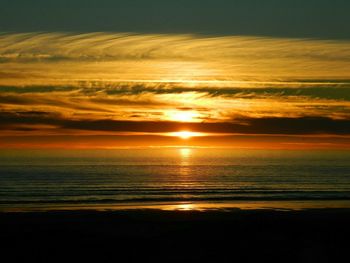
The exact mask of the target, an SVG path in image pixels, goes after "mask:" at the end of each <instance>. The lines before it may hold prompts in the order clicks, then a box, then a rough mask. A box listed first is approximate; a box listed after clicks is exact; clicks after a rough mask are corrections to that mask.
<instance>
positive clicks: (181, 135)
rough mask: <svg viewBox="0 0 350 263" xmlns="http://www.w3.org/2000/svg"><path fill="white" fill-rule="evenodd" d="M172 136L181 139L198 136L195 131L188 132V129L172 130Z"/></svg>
mask: <svg viewBox="0 0 350 263" xmlns="http://www.w3.org/2000/svg"><path fill="white" fill-rule="evenodd" d="M172 135H173V136H177V137H179V138H181V139H184V140H187V139H190V138H192V137H195V136H199V135H198V133H197V132H190V131H179V132H174V133H173V134H172Z"/></svg>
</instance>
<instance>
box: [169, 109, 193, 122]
mask: <svg viewBox="0 0 350 263" xmlns="http://www.w3.org/2000/svg"><path fill="white" fill-rule="evenodd" d="M166 115H167V116H168V119H169V120H171V121H176V122H195V121H196V120H197V118H198V117H199V114H198V113H197V112H195V111H170V112H169V113H167V114H166Z"/></svg>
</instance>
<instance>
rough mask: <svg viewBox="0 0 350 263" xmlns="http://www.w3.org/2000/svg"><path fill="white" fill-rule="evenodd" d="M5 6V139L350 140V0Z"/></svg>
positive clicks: (0, 107)
mask: <svg viewBox="0 0 350 263" xmlns="http://www.w3.org/2000/svg"><path fill="white" fill-rule="evenodd" d="M1 6H2V7H1V9H0V32H2V33H1V34H0V147H1V148H31V147H33V148H37V147H44V148H57V147H58V148H67V147H68V148H69V147H73V148H74V147H76V148H81V147H82V148H85V147H86V148H90V147H91V148H114V147H144V146H184V145H186V146H199V147H201V146H202V147H204V146H205V147H248V148H350V30H349V29H348V26H349V25H350V16H349V14H348V10H349V9H350V2H349V1H346V0H344V1H342V0H332V1H331V0H324V1H322V0H317V1H316V0H310V1H301V0H293V1H277V0H269V1H254V0H248V1H247V0H244V1H243V0H236V1H233V0H217V1H194V0H192V1H189V0H187V1H181V0H178V1H164V0H163V1H160V0H159V1H158V0H150V1H141V0H134V1H126V0H125V1H124V0H123V1H112V0H101V1H87V0H75V1H68V0H67V1H65V0H60V1H58V0H50V1H49V0H46V1H43V0H36V1H25V0H11V1H10V0H2V4H1Z"/></svg>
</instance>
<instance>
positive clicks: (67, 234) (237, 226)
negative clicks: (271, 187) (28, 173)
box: [0, 208, 350, 262]
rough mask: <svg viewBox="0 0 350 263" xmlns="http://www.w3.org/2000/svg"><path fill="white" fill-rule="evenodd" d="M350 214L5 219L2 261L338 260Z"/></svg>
mask: <svg viewBox="0 0 350 263" xmlns="http://www.w3.org/2000/svg"><path fill="white" fill-rule="evenodd" d="M349 220H350V209H302V210H286V211H280V210H276V209H256V210H254V209H251V210H245V209H238V208H237V209H234V208H232V209H222V210H206V211H198V210H172V211H166V210H159V209H143V210H142V209H135V210H118V211H93V210H90V211H78V210H76V211H49V212H26V213H24V212H17V213H14V212H12V213H1V214H0V237H1V240H3V241H5V242H3V245H2V257H3V258H6V259H7V260H6V261H4V262H27V261H32V262H66V261H68V262H69V261H79V262H84V261H94V262H247V261H252V260H254V261H257V262H340V261H341V258H342V257H343V256H347V250H348V238H349V236H350V227H349V224H348V222H349Z"/></svg>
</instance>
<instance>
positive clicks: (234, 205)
mask: <svg viewBox="0 0 350 263" xmlns="http://www.w3.org/2000/svg"><path fill="white" fill-rule="evenodd" d="M232 209H239V210H276V211H298V210H308V209H350V201H349V200H303V201H300V200H281V201H271V200H269V201H263V200H262V201H230V202H225V201H223V202H190V201H188V202H143V203H118V204H82V205H77V204H72V205H69V204H62V205H61V204H57V205H50V206H48V205H47V204H42V205H38V204H37V205H23V206H14V205H8V206H5V205H2V206H0V213H11V212H23V213H26V212H55V211H58V212H59V211H100V212H103V211H131V210H160V211H201V212H208V211H226V210H232Z"/></svg>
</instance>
